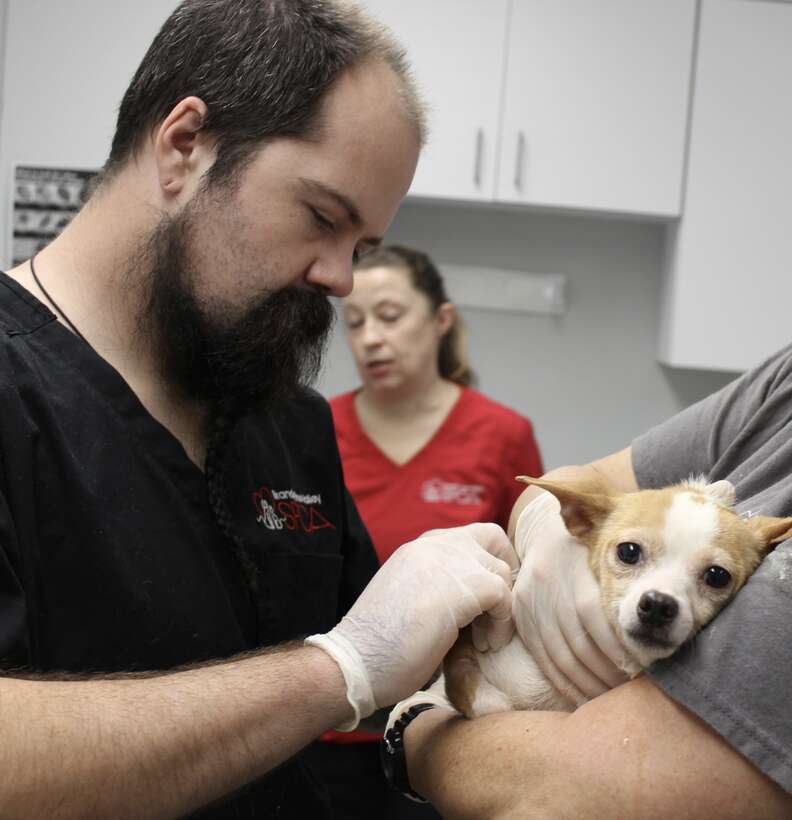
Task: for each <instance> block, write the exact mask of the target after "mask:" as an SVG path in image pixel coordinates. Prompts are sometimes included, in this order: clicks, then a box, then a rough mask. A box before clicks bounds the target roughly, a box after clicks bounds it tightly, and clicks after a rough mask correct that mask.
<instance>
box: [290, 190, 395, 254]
mask: <svg viewBox="0 0 792 820" xmlns="http://www.w3.org/2000/svg"><path fill="white" fill-rule="evenodd" d="M300 182H301V183H302V185H303V187H304V188H307V189H308V190H309V191H311V192H313V193H315V194H320V195H321V196H324V197H327V198H328V199H332V200H334V201H335V202H336V203H337V204H338V205H340V206H341V207H342V208H343V209H344V210H345V211H346V212H347V217H348V218H349V221H350V222H351V223H352V224H353V225H354V226H355V227H360V226H361V225H362V224H363V219H362V217H361V216H360V211H359V210H358V208H357V205H355V203H354V202H353V201H352V200H351V199H350V198H349V197H348V196H344V195H343V194H342V193H341V192H340V191H336V189H335V188H331V187H330V186H328V185H325V184H324V183H322V182H318V181H317V180H315V179H305V178H304V177H300ZM363 241H364V242H365V243H366V244H367V245H372V246H376V245H381V244H382V237H381V236H374V237H370V238H367V239H364V240H363Z"/></svg>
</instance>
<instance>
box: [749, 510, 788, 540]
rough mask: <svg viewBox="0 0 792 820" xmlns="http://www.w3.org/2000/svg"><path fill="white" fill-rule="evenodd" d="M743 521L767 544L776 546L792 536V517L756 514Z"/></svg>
mask: <svg viewBox="0 0 792 820" xmlns="http://www.w3.org/2000/svg"><path fill="white" fill-rule="evenodd" d="M743 521H744V522H745V523H746V524H747V525H748V526H749V527H750V528H751V529H752V530H753V531H754V532H755V533H756V534H757V535H758V536H759V538H761V539H762V541H764V543H765V546H767V547H774V546H775V545H776V544H780V543H781V542H782V541H786V540H787V538H792V518H773V517H771V516H768V515H754V516H753V517H751V518H743Z"/></svg>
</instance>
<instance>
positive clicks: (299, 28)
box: [0, 0, 516, 818]
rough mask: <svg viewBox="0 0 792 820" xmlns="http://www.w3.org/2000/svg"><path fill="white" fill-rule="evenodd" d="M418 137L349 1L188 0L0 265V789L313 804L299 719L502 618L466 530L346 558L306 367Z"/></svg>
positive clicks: (382, 693)
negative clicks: (64, 193)
mask: <svg viewBox="0 0 792 820" xmlns="http://www.w3.org/2000/svg"><path fill="white" fill-rule="evenodd" d="M423 134H424V124H423V116H422V113H421V106H420V104H419V102H418V100H417V98H416V94H415V91H414V89H413V86H412V83H411V81H410V78H409V74H408V72H407V68H406V64H405V60H404V57H403V55H402V52H401V51H400V49H399V48H398V46H397V45H396V44H395V43H394V42H393V41H392V40H391V39H390V38H389V36H388V35H387V34H385V33H384V32H383V31H382V30H381V29H380V28H379V27H377V26H376V25H375V24H374V23H372V21H370V20H369V19H368V18H366V17H365V16H364V15H363V14H361V13H360V12H359V11H357V10H355V8H353V7H351V6H349V5H348V4H346V3H341V2H336V1H335V0H186V2H184V3H182V4H181V5H180V6H179V7H178V8H177V9H176V10H175V12H174V13H173V14H172V15H171V17H170V18H169V19H168V20H167V21H166V23H165V24H164V26H163V28H162V30H161V31H160V32H159V34H158V35H157V37H156V38H155V40H154V42H153V43H152V45H151V47H150V49H149V51H148V53H147V54H146V56H145V57H144V59H143V62H142V64H141V66H140V68H139V69H138V71H137V73H136V75H135V76H134V78H133V80H132V82H131V84H130V86H129V89H128V91H127V92H126V94H125V96H124V98H123V101H122V103H121V107H120V110H119V116H118V125H117V130H116V134H115V137H114V140H113V143H112V148H111V151H110V155H109V159H108V161H107V163H106V166H105V168H104V171H103V173H102V175H101V178H100V181H99V183H98V186H97V188H96V190H95V192H94V193H93V195H92V196H91V197H90V199H89V201H88V202H87V204H86V205H85V207H84V208H83V209H82V210H81V212H80V213H79V214H78V216H77V217H76V218H75V219H74V221H73V222H72V223H71V224H70V225H69V227H68V228H67V229H66V230H65V231H64V232H63V233H62V234H61V236H60V237H58V239H56V240H55V241H54V242H52V244H51V245H49V246H48V247H47V248H45V249H44V250H43V251H41V252H40V253H39V254H38V255H37V256H36V257H35V258H34V259H31V260H29V261H28V262H26V263H24V264H22V265H20V266H19V267H17V268H15V269H13V270H11V271H10V272H9V273H8V274H2V275H0V281H2V288H0V324H1V325H2V330H3V333H2V334H1V336H0V391H1V394H2V407H3V412H2V416H0V453H1V463H0V468H1V469H0V585H1V588H2V596H0V657H1V658H2V664H3V667H4V669H5V670H6V672H5V673H4V675H3V676H2V677H0V725H2V731H3V744H2V752H1V753H0V754H1V755H2V760H1V761H0V765H1V766H2V771H3V774H4V777H3V779H2V783H0V805H2V806H3V816H4V817H55V816H57V817H60V818H68V817H75V818H76V817H79V818H84V817H113V818H125V817H129V818H131V817H135V818H139V817H146V818H159V817H162V818H165V817H176V816H182V815H184V814H185V813H189V812H193V811H197V810H200V809H202V814H201V816H204V817H213V818H214V817H217V818H220V817H235V818H236V817H275V816H277V817H282V818H288V817H295V818H296V817H300V818H305V817H311V818H321V817H323V816H325V809H324V807H323V805H322V800H321V799H320V796H319V795H318V793H317V792H316V790H315V789H314V788H313V784H312V783H311V782H310V780H309V779H308V778H307V777H306V776H305V774H304V772H303V771H302V768H301V767H300V764H299V761H298V760H293V759H292V760H290V759H291V758H293V756H294V755H295V754H296V753H297V752H298V751H299V750H300V749H301V748H302V747H303V746H305V745H306V744H307V743H309V742H310V741H311V740H312V739H314V738H316V737H318V736H319V735H320V734H321V733H322V732H323V731H325V730H326V729H328V728H331V727H334V726H341V727H344V728H353V727H354V726H355V725H356V724H357V721H358V720H359V719H360V718H361V717H363V716H365V715H367V714H370V713H371V712H372V711H373V709H374V708H376V707H378V706H384V705H387V704H391V703H394V702H396V701H397V700H399V699H400V698H402V697H405V696H406V695H408V694H409V693H411V692H412V691H414V690H415V689H417V688H418V687H419V686H420V685H422V684H423V683H424V682H425V681H426V680H427V679H428V678H429V676H430V675H431V672H432V671H433V669H434V668H435V667H436V666H437V665H438V663H439V662H440V660H441V658H442V656H443V654H444V653H445V651H446V650H447V649H448V648H449V647H450V646H451V644H452V643H453V641H454V640H455V638H456V635H457V631H458V629H459V628H461V627H463V626H465V625H466V624H468V623H470V622H471V621H473V619H474V618H478V616H480V615H483V614H485V613H489V614H490V615H492V616H494V617H492V618H489V619H487V618H485V619H483V621H482V620H479V621H478V622H477V623H478V624H481V625H483V626H484V627H485V629H486V628H489V633H490V635H489V637H490V639H491V640H492V641H493V642H494V643H495V644H496V645H497V644H499V643H503V642H505V641H506V640H507V639H508V638H509V632H510V629H511V627H510V620H509V613H510V608H511V592H510V589H509V583H508V582H509V578H510V571H511V570H512V569H514V568H515V566H516V561H515V559H514V556H513V553H512V551H511V546H510V544H509V542H508V540H507V539H506V537H505V535H504V533H503V532H502V531H500V530H499V529H497V528H495V527H489V526H486V525H476V526H473V527H467V528H462V529H461V530H458V531H449V532H445V533H443V532H440V533H436V534H433V535H431V536H428V537H426V538H424V539H421V540H420V543H418V542H415V543H413V544H410V545H406V546H405V547H403V548H402V550H400V551H399V553H397V557H395V558H394V560H392V561H390V562H388V566H386V567H384V568H383V569H382V570H380V571H379V572H378V573H377V574H376V576H374V579H373V580H372V581H371V583H370V584H368V586H366V584H367V583H368V582H369V579H370V578H371V577H372V575H374V573H375V570H376V563H375V559H374V555H373V552H372V549H371V545H370V542H369V540H368V537H367V535H366V533H365V530H364V528H363V527H362V525H361V522H360V520H359V518H358V516H357V513H356V511H355V508H354V505H353V504H352V503H351V501H350V500H349V497H348V495H347V494H346V492H345V490H344V486H343V479H342V475H341V468H340V462H339V457H338V453H337V450H336V448H335V443H334V436H333V430H332V424H331V420H330V413H329V410H328V408H327V406H326V405H325V404H324V402H323V401H322V400H321V399H320V398H319V397H318V396H317V395H316V394H315V393H312V392H311V391H309V390H308V389H306V386H305V385H306V384H307V383H308V382H309V381H310V379H311V377H312V376H313V375H314V374H315V373H316V370H317V368H318V366H319V363H320V360H321V353H322V350H323V345H324V341H325V339H326V337H327V334H328V330H329V329H330V326H331V318H332V316H333V311H332V308H331V306H330V305H329V303H328V296H329V295H336V296H343V295H345V294H347V293H348V292H349V290H350V288H351V283H352V275H351V264H352V260H353V258H354V257H355V256H356V255H357V254H359V253H362V252H364V251H365V250H366V249H368V248H370V247H372V246H374V245H376V244H377V243H378V242H379V241H380V238H381V237H382V235H383V234H384V232H385V230H386V229H387V227H388V224H389V223H390V221H391V219H392V217H393V215H394V213H395V211H396V208H397V207H398V204H399V202H400V200H401V199H402V197H403V196H404V195H405V193H406V192H407V190H408V188H409V185H410V182H411V179H412V176H413V172H414V169H415V165H416V161H417V157H418V153H419V150H420V145H421V143H422V140H423ZM364 587H366V588H365V591H364V592H363V594H362V595H360V593H361V590H363V588H364ZM419 590H420V596H419V595H417V594H408V593H411V592H412V593H415V592H417V591H419ZM359 595H360V597H359V598H358V596H359ZM356 599H357V601H356ZM350 606H351V607H352V609H351V611H350V612H349V613H348V614H347V615H346V616H345V617H343V618H342V616H344V613H346V612H347V610H348V609H349V608H350ZM339 619H341V620H340V622H339ZM334 625H335V626H334ZM312 633H319V634H314V635H313V636H312V637H311V638H309V639H308V642H307V645H304V644H303V641H302V639H304V638H305V637H306V636H308V635H311V634H312ZM295 640H296V641H298V642H296V643H295V642H294V641H295ZM287 641H292V642H291V643H285V642H287ZM264 647H269V648H268V649H263V648H264ZM185 667H187V668H185ZM287 761H290V762H287ZM229 795H230V796H229ZM207 806H208V808H206V807H207Z"/></svg>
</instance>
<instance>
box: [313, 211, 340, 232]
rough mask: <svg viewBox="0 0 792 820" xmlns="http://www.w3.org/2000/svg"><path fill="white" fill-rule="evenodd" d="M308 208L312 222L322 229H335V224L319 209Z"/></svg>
mask: <svg viewBox="0 0 792 820" xmlns="http://www.w3.org/2000/svg"><path fill="white" fill-rule="evenodd" d="M308 210H310V212H311V216H312V217H313V219H314V222H316V224H317V225H318V226H319V227H320V228H321V229H322V230H323V231H331V232H332V231H335V224H334V223H333V222H331V221H330V220H329V219H328V218H327V217H326V216H325V215H324V214H323V213H322V212H321V211H317V210H316V208H309V209H308Z"/></svg>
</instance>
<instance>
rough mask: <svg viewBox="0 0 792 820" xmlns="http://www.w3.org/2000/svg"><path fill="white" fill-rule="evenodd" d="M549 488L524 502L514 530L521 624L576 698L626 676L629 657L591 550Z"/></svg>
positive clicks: (555, 677)
mask: <svg viewBox="0 0 792 820" xmlns="http://www.w3.org/2000/svg"><path fill="white" fill-rule="evenodd" d="M560 510H561V505H560V503H559V501H558V499H557V498H556V497H555V496H554V495H551V494H550V493H548V492H543V493H542V494H541V495H539V496H537V498H535V499H534V500H533V501H532V502H531V503H530V504H528V506H526V507H525V509H523V511H522V512H521V514H520V517H519V519H518V521H517V526H516V528H515V533H514V547H515V549H516V551H517V555H518V556H519V557H520V560H521V561H522V564H521V566H520V571H519V573H518V575H517V579H516V581H515V582H514V591H513V596H514V603H513V614H514V620H515V623H516V625H517V631H518V633H519V635H520V637H521V638H522V640H523V642H524V643H525V645H526V646H527V647H528V650H529V651H530V653H531V655H532V656H533V658H534V660H535V661H536V662H537V663H538V664H539V667H540V669H541V670H542V672H544V674H545V675H546V676H547V678H549V680H550V682H551V683H552V684H553V685H554V686H555V687H556V689H558V690H559V692H561V693H562V694H563V695H565V696H566V697H567V698H569V700H570V701H571V702H572V703H573V704H576V705H579V704H581V703H583V702H584V701H586V700H588V699H589V698H593V697H595V696H597V695H600V694H602V693H603V692H605V691H607V690H608V689H610V688H611V687H613V686H616V685H618V684H619V683H623V682H624V681H625V680H626V679H627V676H626V675H625V674H624V672H623V671H622V669H623V668H624V667H625V664H626V663H627V659H626V656H625V652H624V648H623V647H622V645H621V643H620V642H619V640H618V639H617V638H616V635H615V634H614V632H613V629H612V627H611V625H610V623H608V620H607V619H606V617H605V613H604V612H603V611H602V604H601V603H600V591H599V585H598V584H597V582H596V580H595V578H594V575H593V574H592V572H591V568H590V567H589V565H588V549H587V548H586V547H585V546H583V545H582V544H581V543H580V542H579V541H577V540H576V539H575V538H573V537H572V536H571V535H570V534H569V532H567V529H566V526H565V525H564V520H563V519H562V518H561V512H560Z"/></svg>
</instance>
